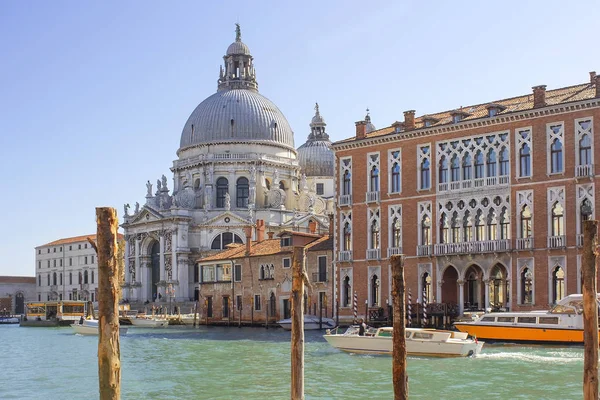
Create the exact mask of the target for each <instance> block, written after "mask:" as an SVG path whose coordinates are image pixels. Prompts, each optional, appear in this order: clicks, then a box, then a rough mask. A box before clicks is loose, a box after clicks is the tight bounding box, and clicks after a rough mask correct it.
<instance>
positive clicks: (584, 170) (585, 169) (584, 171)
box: [575, 164, 594, 178]
mask: <svg viewBox="0 0 600 400" xmlns="http://www.w3.org/2000/svg"><path fill="white" fill-rule="evenodd" d="M593 176H594V164H586V165H576V166H575V177H577V178H585V177H593Z"/></svg>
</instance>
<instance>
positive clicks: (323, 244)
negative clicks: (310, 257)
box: [306, 235, 333, 251]
mask: <svg viewBox="0 0 600 400" xmlns="http://www.w3.org/2000/svg"><path fill="white" fill-rule="evenodd" d="M323 250H333V238H332V237H330V236H329V235H325V236H323V237H322V238H320V239H318V240H315V241H314V242H311V243H309V244H308V245H307V246H306V251H323Z"/></svg>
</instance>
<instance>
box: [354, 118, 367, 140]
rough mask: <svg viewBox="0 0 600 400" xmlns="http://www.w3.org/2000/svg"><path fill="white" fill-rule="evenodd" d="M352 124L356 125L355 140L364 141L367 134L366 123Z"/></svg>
mask: <svg viewBox="0 0 600 400" xmlns="http://www.w3.org/2000/svg"><path fill="white" fill-rule="evenodd" d="M354 124H355V125H356V138H357V139H364V138H365V135H366V134H367V121H357V122H355V123H354Z"/></svg>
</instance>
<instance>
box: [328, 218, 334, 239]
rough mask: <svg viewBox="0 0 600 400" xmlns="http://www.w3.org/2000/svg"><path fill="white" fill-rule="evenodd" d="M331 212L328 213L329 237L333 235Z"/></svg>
mask: <svg viewBox="0 0 600 400" xmlns="http://www.w3.org/2000/svg"><path fill="white" fill-rule="evenodd" d="M333 229H334V226H333V213H331V214H329V237H333Z"/></svg>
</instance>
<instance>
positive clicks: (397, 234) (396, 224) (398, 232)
mask: <svg viewBox="0 0 600 400" xmlns="http://www.w3.org/2000/svg"><path fill="white" fill-rule="evenodd" d="M401 245H402V226H401V225H400V218H398V217H396V218H394V221H392V247H400V246H401Z"/></svg>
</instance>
